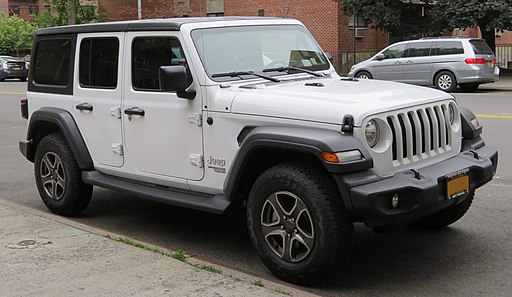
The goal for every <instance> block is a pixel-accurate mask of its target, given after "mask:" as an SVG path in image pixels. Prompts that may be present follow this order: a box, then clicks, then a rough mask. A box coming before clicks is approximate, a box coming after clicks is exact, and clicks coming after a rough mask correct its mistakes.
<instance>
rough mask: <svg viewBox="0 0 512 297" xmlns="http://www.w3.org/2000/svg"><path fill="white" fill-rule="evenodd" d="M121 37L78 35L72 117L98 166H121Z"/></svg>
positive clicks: (94, 34) (98, 34) (104, 34)
mask: <svg viewBox="0 0 512 297" xmlns="http://www.w3.org/2000/svg"><path fill="white" fill-rule="evenodd" d="M123 45H124V33H91V34H79V35H78V40H77V49H76V57H78V59H75V60H76V62H75V75H74V77H75V81H77V83H75V84H74V90H73V116H74V118H75V120H76V122H77V125H78V126H79V127H80V131H82V137H83V138H84V140H85V142H86V144H87V148H88V149H89V152H90V154H91V156H92V158H93V160H94V162H95V163H96V164H97V165H106V166H114V167H121V166H122V165H123V163H124V158H123V152H122V130H121V113H120V111H121V94H122V87H121V81H122V74H123V63H122V62H121V61H120V57H121V54H120V53H122V52H123Z"/></svg>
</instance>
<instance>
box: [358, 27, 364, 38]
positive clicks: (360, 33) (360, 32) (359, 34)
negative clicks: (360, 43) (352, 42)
mask: <svg viewBox="0 0 512 297" xmlns="http://www.w3.org/2000/svg"><path fill="white" fill-rule="evenodd" d="M365 30H366V28H356V38H363V37H364V31H365Z"/></svg>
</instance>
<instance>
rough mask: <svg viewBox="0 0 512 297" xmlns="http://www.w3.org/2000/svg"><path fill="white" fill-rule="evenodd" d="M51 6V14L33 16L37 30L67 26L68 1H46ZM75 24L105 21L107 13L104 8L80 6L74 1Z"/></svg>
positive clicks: (44, 13)
mask: <svg viewBox="0 0 512 297" xmlns="http://www.w3.org/2000/svg"><path fill="white" fill-rule="evenodd" d="M46 2H47V3H49V4H50V5H51V6H52V9H53V12H48V11H45V12H43V13H40V14H37V15H34V22H35V23H36V24H37V26H38V27H39V28H47V27H55V26H65V25H68V17H69V12H68V0H46ZM75 7H76V23H77V24H86V23H96V22H104V21H106V20H107V13H106V11H105V9H104V8H102V7H99V6H98V7H96V6H93V5H81V4H80V2H79V0H75Z"/></svg>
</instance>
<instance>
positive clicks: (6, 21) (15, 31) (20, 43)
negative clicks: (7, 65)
mask: <svg viewBox="0 0 512 297" xmlns="http://www.w3.org/2000/svg"><path fill="white" fill-rule="evenodd" d="M35 31H36V27H34V26H32V24H30V23H29V22H27V21H25V20H24V19H22V18H20V17H18V16H10V17H6V16H4V15H3V14H0V54H4V55H5V54H6V55H12V54H16V55H18V53H19V51H20V50H22V49H28V48H31V47H32V41H33V39H34V33H35Z"/></svg>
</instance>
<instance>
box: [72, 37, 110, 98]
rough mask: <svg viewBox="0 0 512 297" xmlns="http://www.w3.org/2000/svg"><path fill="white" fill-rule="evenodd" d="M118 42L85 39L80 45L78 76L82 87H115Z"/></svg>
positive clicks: (103, 39) (108, 39)
mask: <svg viewBox="0 0 512 297" xmlns="http://www.w3.org/2000/svg"><path fill="white" fill-rule="evenodd" d="M118 60H119V40H118V39H117V38H86V39H83V40H82V43H81V44H80V64H79V67H78V69H79V74H80V75H79V76H80V85H81V86H82V87H93V88H111V89H115V88H116V87H117V72H118V71H117V68H118Z"/></svg>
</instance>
